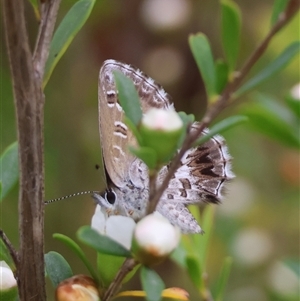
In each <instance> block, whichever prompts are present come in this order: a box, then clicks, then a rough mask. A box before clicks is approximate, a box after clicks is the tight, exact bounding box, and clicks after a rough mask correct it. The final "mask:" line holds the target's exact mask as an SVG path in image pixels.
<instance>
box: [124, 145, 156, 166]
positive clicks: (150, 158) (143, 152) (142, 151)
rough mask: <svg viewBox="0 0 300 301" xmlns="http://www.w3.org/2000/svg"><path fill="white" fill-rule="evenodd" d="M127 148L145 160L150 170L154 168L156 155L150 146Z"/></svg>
mask: <svg viewBox="0 0 300 301" xmlns="http://www.w3.org/2000/svg"><path fill="white" fill-rule="evenodd" d="M129 150H130V152H131V153H132V154H134V155H135V156H136V157H138V158H139V159H141V160H142V161H143V162H145V164H146V165H147V166H148V168H149V169H150V170H151V169H155V167H156V166H157V155H156V153H155V150H154V149H152V148H150V147H139V148H135V147H131V146H129Z"/></svg>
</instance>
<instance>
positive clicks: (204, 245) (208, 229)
mask: <svg viewBox="0 0 300 301" xmlns="http://www.w3.org/2000/svg"><path fill="white" fill-rule="evenodd" d="M214 216H215V207H213V206H206V207H205V209H204V211H203V213H202V220H201V225H202V227H203V230H204V232H205V233H204V235H202V236H200V237H199V238H197V239H198V244H197V245H196V247H197V248H198V249H197V250H198V256H199V257H198V258H199V262H200V264H201V267H202V269H203V270H204V269H205V266H206V259H207V252H208V248H209V243H210V239H211V235H212V228H213V221H214Z"/></svg>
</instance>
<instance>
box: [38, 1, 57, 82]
mask: <svg viewBox="0 0 300 301" xmlns="http://www.w3.org/2000/svg"><path fill="white" fill-rule="evenodd" d="M60 2H61V0H49V1H46V2H43V3H41V23H40V26H39V32H38V37H37V40H36V45H35V50H34V54H33V62H34V69H35V71H36V72H37V74H38V76H39V78H40V81H42V79H43V76H44V71H45V64H46V61H47V58H48V55H49V48H50V42H51V39H52V35H53V31H54V26H55V22H56V17H57V12H58V9H59V5H60Z"/></svg>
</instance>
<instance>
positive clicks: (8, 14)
mask: <svg viewBox="0 0 300 301" xmlns="http://www.w3.org/2000/svg"><path fill="white" fill-rule="evenodd" d="M42 2H43V4H41V6H42V7H43V8H44V9H43V10H42V23H41V25H40V28H39V33H40V34H39V39H38V43H37V44H38V46H37V47H36V53H35V54H36V56H35V58H34V60H33V56H32V53H31V50H30V45H29V39H28V33H27V29H26V22H25V14H24V1H22V0H4V1H3V2H2V3H3V16H4V31H5V37H6V44H7V52H8V57H9V65H10V71H11V75H12V82H13V93H14V103H15V109H16V116H17V131H18V144H19V168H20V181H19V186H20V188H19V235H20V237H19V241H20V251H19V257H18V265H17V282H18V291H19V299H20V300H31V301H44V300H46V289H45V271H44V158H43V146H44V141H43V127H44V112H43V110H44V94H43V91H42V77H43V74H44V66H45V62H46V59H47V57H48V52H49V44H50V40H51V37H52V32H53V29H54V23H55V19H56V14H57V10H58V7H59V3H60V0H45V1H42ZM50 16H51V18H50ZM34 65H35V66H34ZM35 67H36V68H35Z"/></svg>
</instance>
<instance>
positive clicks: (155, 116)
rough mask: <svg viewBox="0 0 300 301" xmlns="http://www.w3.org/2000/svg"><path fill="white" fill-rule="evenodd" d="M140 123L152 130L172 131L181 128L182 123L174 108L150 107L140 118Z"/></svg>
mask: <svg viewBox="0 0 300 301" xmlns="http://www.w3.org/2000/svg"><path fill="white" fill-rule="evenodd" d="M142 124H143V125H144V126H145V127H147V128H149V129H152V130H161V131H165V132H173V131H177V130H179V129H180V128H182V126H183V123H182V120H181V119H180V117H179V116H178V114H177V113H176V112H175V111H174V110H163V109H156V108H152V109H150V110H149V111H148V112H147V113H146V114H145V115H144V116H143V119H142Z"/></svg>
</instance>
